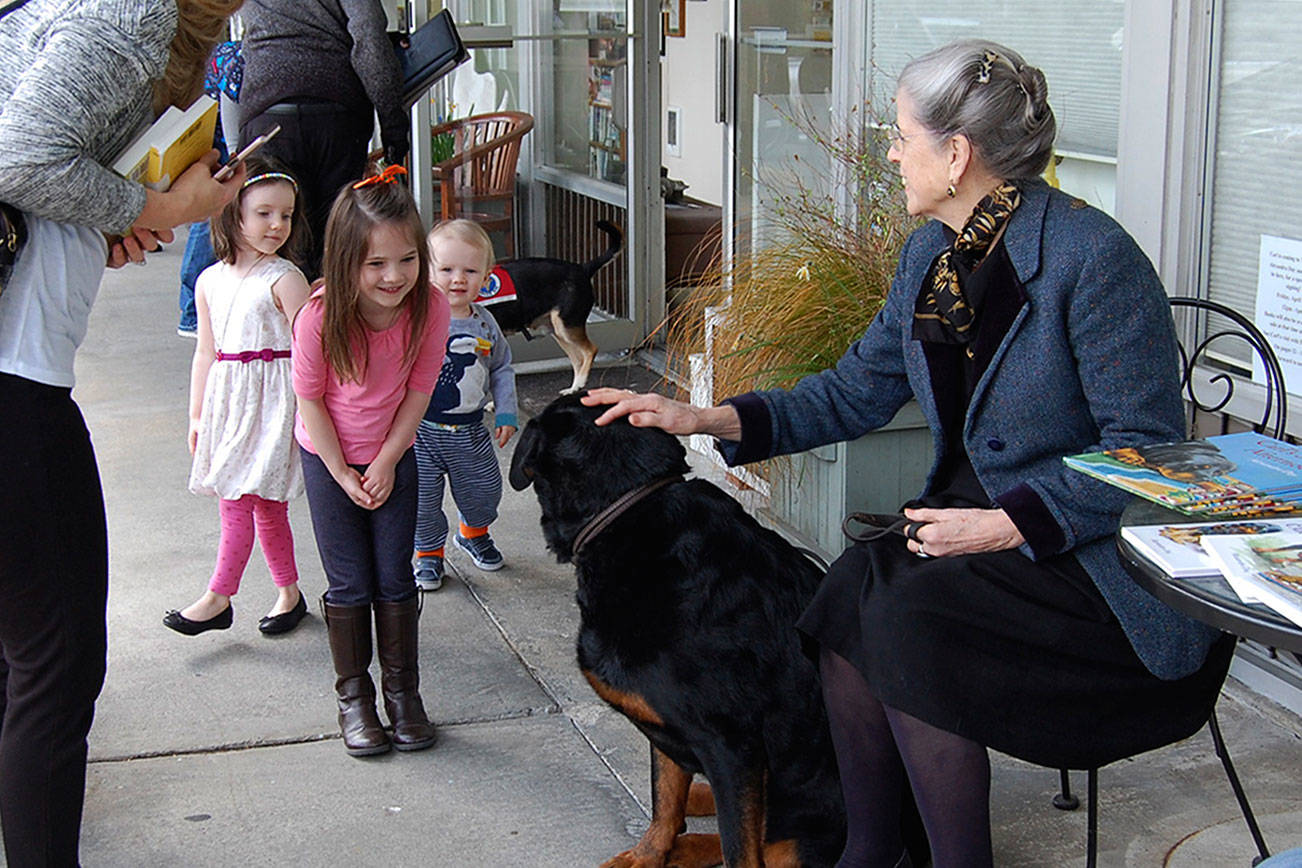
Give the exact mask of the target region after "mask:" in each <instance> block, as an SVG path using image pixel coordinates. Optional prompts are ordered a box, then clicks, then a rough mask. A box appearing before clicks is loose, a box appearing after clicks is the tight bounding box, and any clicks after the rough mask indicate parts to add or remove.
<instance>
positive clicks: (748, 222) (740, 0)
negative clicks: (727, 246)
mask: <svg viewBox="0 0 1302 868" xmlns="http://www.w3.org/2000/svg"><path fill="white" fill-rule="evenodd" d="M731 19H732V20H731V22H730V27H729V34H728V38H727V40H726V43H724V44H722V45H721V47H720V54H721V57H722V58H723V62H724V63H725V64H726V65H727V67H728V70H729V74H728V77H727V80H728V81H730V82H732V83H733V86H732V88H731V91H732V92H731V95H730V96H731V98H730V99H729V100H727V101H726V103H725V114H726V120H727V122H728V125H729V129H730V138H731V142H732V149H731V150H732V153H731V154H730V155H725V158H724V159H725V164H726V165H725V171H726V173H727V174H728V177H729V188H730V191H731V193H730V195H729V196H727V197H725V198H726V199H727V202H726V204H725V212H724V225H725V226H731V227H732V228H733V231H732V237H731V238H727V237H726V236H727V234H726V233H725V241H726V242H727V241H731V243H732V245H733V246H732V248H731V249H732V250H733V251H737V250H739V249H745V248H746V247H747V246H748V245H762V244H763V243H765V240H766V239H773V238H774V237H775V234H777V233H780V231H781V230H780V229H779V228H778V226H777V225H776V223H775V222H774V220H773V217H774V212H775V210H776V206H775V201H774V198H775V196H774V194H775V191H776V190H778V189H783V188H785V189H790V188H791V186H792V185H793V184H794V183H801V184H804V185H805V188H806V189H808V190H810V191H811V192H814V193H825V194H826V195H828V196H831V195H832V194H833V189H832V186H833V184H832V178H833V174H834V167H833V166H832V165H831V160H830V158H829V156H828V154H827V151H826V149H824V148H822V147H820V145H819V143H818V141H817V135H811V132H813V131H819V132H821V133H822V134H824V135H827V134H831V133H832V132H833V130H832V127H833V124H832V118H833V110H832V107H833V105H834V93H833V91H834V87H833V83H834V74H833V72H834V70H833V60H834V57H833V43H832V24H833V20H832V19H833V0H804V2H800V3H791V2H789V0H763V2H759V0H735V2H734V4H733V8H732V11H731ZM838 50H840V49H839V48H838ZM836 97H837V98H838V99H842V98H843V97H841V96H840V95H839V94H837V95H836Z"/></svg>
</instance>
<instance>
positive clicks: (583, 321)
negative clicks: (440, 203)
mask: <svg viewBox="0 0 1302 868" xmlns="http://www.w3.org/2000/svg"><path fill="white" fill-rule="evenodd" d="M597 228H598V229H600V230H601V231H602V232H604V233H606V235H607V237H609V238H610V244H609V246H607V248H606V249H605V251H603V252H602V253H601V255H599V256H598V257H597V258H596V259H592V260H590V261H588V262H585V263H582V264H580V263H577V262H567V261H566V260H564V259H549V258H546V257H541V256H531V257H526V258H524V259H511V260H508V261H506V262H501V263H498V266H497V268H498V269H500V270H501V271H504V272H506V274H507V275H508V276H509V279H510V282H511V283H512V284H513V285H514V288H515V300H514V301H501V302H496V303H493V304H492V306H491V307H490V310H491V311H492V313H493V318H494V319H496V320H497V324H498V325H500V326H501V327H502V330H503V331H507V332H524V334H525V336H526V337H530V335H529V329H531V328H540V327H542V326H543V325H546V326H548V327H549V328H550V329H551V332H552V335H553V336H554V337H555V338H556V342H557V343H558V344H560V345H561V349H562V350H564V351H565V356H566V358H568V359H569V360H570V367H572V368H573V369H574V380H573V382H572V383H571V384H570V387H569V388H568V389H565V390H564V393H566V394H568V393H570V392H577V391H579V390H580V389H582V388H584V387H585V386H586V385H587V383H588V373H589V372H590V371H591V370H592V360H593V359H594V358H596V356H597V347H596V345H595V344H594V343H593V342H592V341H591V340H590V339H589V338H588V330H587V323H588V314H589V313H591V312H592V305H593V302H594V298H595V297H594V293H593V290H592V276H593V275H594V274H596V273H597V271H598V270H600V269H601V267H602V266H603V265H605V264H606V263H607V262H610V260H611V259H613V258H614V257H615V254H616V253H618V252H619V250H620V247H621V245H622V244H623V241H624V235H623V233H621V232H620V231H619V230H618V229H616V228H615V227H614V226H613V225H611V224H610V223H607V222H606V221H605V220H599V221H597ZM495 270H497V269H495Z"/></svg>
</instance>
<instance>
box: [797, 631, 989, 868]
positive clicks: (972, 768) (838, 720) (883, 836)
mask: <svg viewBox="0 0 1302 868" xmlns="http://www.w3.org/2000/svg"><path fill="white" fill-rule="evenodd" d="M819 670H820V672H821V675H822V679H823V702H824V703H825V704H826V705H827V714H828V720H829V722H830V725H831V730H832V742H833V744H834V745H835V747H836V762H837V767H838V768H839V770H840V772H841V792H842V794H843V795H844V797H845V813H846V842H845V852H843V853H842V854H841V860H840V861H839V862H838V863H837V866H838V868H868V866H872V868H877V866H895V865H898V864H900V862H901V857H902V856H903V855H904V853H905V844H906V840H905V834H904V833H902V832H901V829H902V828H904V829H907V828H908V824H909V823H908V821H909V814H910V811H911V808H912V806H911V805H907V804H906V803H905V800H906V799H907V798H908V793H909V788H910V787H912V790H913V793H914V795H915V798H916V800H917V810H918V811H919V812H920V813H921V815H922V823H923V825H924V826H925V827H926V833H927V840H928V842H929V843H930V845H931V858H932V863H933V865H934V866H935V868H960V866H962V868H967V866H990V865H992V864H993V856H992V851H991V847H990V759H989V757H988V756H987V754H986V749H985V748H984V747H983V746H981V745H979V744H977V743H976V742H974V741H971V740H969V739H966V738H963V737H962V736H958V735H955V734H953V733H951V732H946V731H945V730H943V729H937V728H936V727H934V726H932V725H931V724H928V723H924V722H922V721H921V720H918V719H917V718H916V717H912V716H910V715H907V714H905V713H903V712H901V711H896V710H895V709H893V708H889V707H887V706H885V705H883V704H882V703H881V702H879V701H878V700H877V698H876V697H875V696H873V695H872V693H871V691H870V690H869V687H868V684H867V682H866V681H864V679H863V676H862V675H860V674H859V670H857V669H855V668H854V666H853V665H851V664H850V663H849V662H848V661H847V660H846V659H845V658H843V657H841V656H840V655H838V654H836V653H834V652H832V651H829V650H827V649H826V648H824V649H823V650H822V653H821V655H820V658H819ZM905 864H908V863H907V862H906V863H905Z"/></svg>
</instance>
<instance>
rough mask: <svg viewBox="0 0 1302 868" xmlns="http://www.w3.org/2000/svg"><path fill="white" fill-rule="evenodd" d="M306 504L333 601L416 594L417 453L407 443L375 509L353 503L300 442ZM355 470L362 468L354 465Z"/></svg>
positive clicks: (340, 603) (356, 602)
mask: <svg viewBox="0 0 1302 868" xmlns="http://www.w3.org/2000/svg"><path fill="white" fill-rule="evenodd" d="M299 453H300V454H301V455H302V457H303V483H304V486H305V487H306V488H307V505H308V509H309V510H310V511H311V513H312V532H313V534H314V535H315V536H316V547H317V551H318V552H319V553H320V555H321V566H322V567H324V568H325V574H326V580H327V581H328V582H329V585H330V587H329V589H328V590H327V591H326V602H327V603H330V604H331V605H332V606H363V605H370V604H371V603H372V602H375V601H380V602H391V603H397V602H401V601H403V600H405V599H407V598H408V597H411V596H413V595H415V593H416V582H415V579H414V578H413V577H412V572H411V541H412V539H413V538H414V536H415V533H416V492H417V486H418V482H417V478H416V456H415V453H413V452H412V451H411V450H410V449H408V450H407V454H405V455H403V456H402V459H401V460H399V461H398V464H397V465H396V466H395V467H394V472H393V491H392V492H391V493H390V494H389V499H388V500H386V501H385V502H384V503H383V504H382V505H381V506H380V507H379V509H366V508H365V507H361V506H358V505H357V504H355V503H353V501H352V498H350V497H349V496H348V494H347V493H346V492H345V491H344V490H343V489H342V488H340V487H339V483H337V482H335V478H334V477H333V476H331V475H330V471H329V470H327V469H326V466H325V463H324V462H322V461H321V459H320V458H318V457H317V456H316V455H313V454H312V453H311V452H308V451H307V450H306V449H303V448H301V447H300V449H299ZM356 469H357V470H358V471H363V470H365V469H366V468H365V467H361V466H358V467H356Z"/></svg>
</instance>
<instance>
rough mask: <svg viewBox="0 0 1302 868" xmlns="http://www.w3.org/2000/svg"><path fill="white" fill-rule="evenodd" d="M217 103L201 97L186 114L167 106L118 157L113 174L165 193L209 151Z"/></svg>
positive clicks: (206, 97) (211, 99) (214, 129)
mask: <svg viewBox="0 0 1302 868" xmlns="http://www.w3.org/2000/svg"><path fill="white" fill-rule="evenodd" d="M216 129H217V100H215V99H213V98H212V97H209V96H201V97H199V98H198V99H197V100H195V101H194V103H193V104H192V105H191V106H190V107H189V108H188V109H186V110H185V111H181V110H180V109H178V108H177V107H176V106H168V107H167V110H166V111H165V112H163V113H162V114H161V115H159V116H158V120H156V121H154V122H153V123H152V124H151V125H150V126H149V128H148V129H147V130H145V131H144V132H142V133H141V134H140V135H138V136H136V138H135V140H133V141H132V142H131V144H129V145H127V147H126V149H125V150H123V151H122V153H121V154H119V155H118V158H117V160H115V161H114V163H113V167H112V168H113V171H115V172H117V173H118V174H119V175H121V176H122V177H124V178H128V179H130V180H132V181H139V182H140V183H142V184H144V185H145V186H146V187H149V188H150V189H153V190H158V191H159V192H160V193H161V192H165V191H166V190H167V189H168V188H169V187H170V186H172V182H173V181H175V180H176V179H177V178H178V177H179V176H180V174H181V173H182V172H184V171H185V170H186V169H188V168H190V166H191V164H193V163H194V162H195V161H196V160H198V159H199V158H200V157H202V156H203V155H204V154H206V153H208V152H209V151H210V150H212V140H213V133H214V132H215V131H216Z"/></svg>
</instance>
